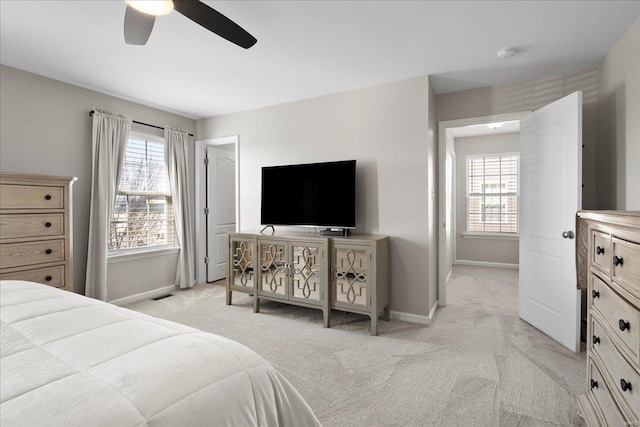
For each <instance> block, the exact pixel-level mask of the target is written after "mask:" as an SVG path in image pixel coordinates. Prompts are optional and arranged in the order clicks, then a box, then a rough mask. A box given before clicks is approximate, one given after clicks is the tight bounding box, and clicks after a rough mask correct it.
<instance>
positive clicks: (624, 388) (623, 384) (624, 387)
mask: <svg viewBox="0 0 640 427" xmlns="http://www.w3.org/2000/svg"><path fill="white" fill-rule="evenodd" d="M620 388H621V389H622V391H627V390H628V391H631V383H628V382H626V381H625V380H624V378H622V379H620Z"/></svg>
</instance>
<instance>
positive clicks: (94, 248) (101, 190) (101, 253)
mask: <svg viewBox="0 0 640 427" xmlns="http://www.w3.org/2000/svg"><path fill="white" fill-rule="evenodd" d="M130 132H131V119H130V118H129V117H126V116H122V115H120V114H114V113H109V112H107V111H100V110H97V109H94V113H93V132H92V139H93V149H92V153H93V168H92V173H91V206H90V213H89V248H88V254H87V276H86V283H85V295H86V296H88V297H91V298H96V299H99V300H102V301H107V248H108V242H109V224H110V222H111V214H112V212H113V206H114V204H115V200H116V191H117V189H118V184H119V182H120V175H121V173H122V162H123V161H124V154H125V151H126V149H127V141H128V140H129V133H130Z"/></svg>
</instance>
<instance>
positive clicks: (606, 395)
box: [587, 358, 627, 426]
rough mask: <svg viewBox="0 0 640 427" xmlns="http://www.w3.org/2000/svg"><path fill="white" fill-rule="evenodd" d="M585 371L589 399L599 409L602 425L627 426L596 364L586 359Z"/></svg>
mask: <svg viewBox="0 0 640 427" xmlns="http://www.w3.org/2000/svg"><path fill="white" fill-rule="evenodd" d="M587 364H588V367H587V371H588V379H587V381H588V384H587V387H589V392H588V394H589V397H590V400H591V401H592V402H595V404H596V406H597V409H599V411H597V412H599V415H600V416H602V417H603V418H604V420H603V421H604V423H603V425H605V426H624V425H627V422H626V420H625V419H624V417H623V416H622V414H621V412H620V410H619V409H618V406H617V405H616V403H615V402H614V401H613V398H612V397H611V392H610V391H609V389H608V388H607V384H606V382H605V381H604V379H603V377H602V374H601V373H600V370H599V369H598V367H597V366H596V364H595V363H594V362H593V360H591V358H589V359H587Z"/></svg>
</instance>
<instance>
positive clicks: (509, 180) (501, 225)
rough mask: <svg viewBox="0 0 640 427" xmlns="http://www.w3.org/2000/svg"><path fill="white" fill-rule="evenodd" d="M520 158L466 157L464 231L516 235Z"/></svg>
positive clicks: (503, 156)
mask: <svg viewBox="0 0 640 427" xmlns="http://www.w3.org/2000/svg"><path fill="white" fill-rule="evenodd" d="M518 163H519V156H518V155H514V154H498V155H491V156H485V157H476V156H473V157H471V156H470V157H467V231H468V232H487V233H517V232H518Z"/></svg>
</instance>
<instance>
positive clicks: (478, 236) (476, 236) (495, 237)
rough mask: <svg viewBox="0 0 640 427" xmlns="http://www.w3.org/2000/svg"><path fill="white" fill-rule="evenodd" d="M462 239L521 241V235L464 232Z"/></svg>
mask: <svg viewBox="0 0 640 427" xmlns="http://www.w3.org/2000/svg"><path fill="white" fill-rule="evenodd" d="M462 237H464V238H465V239H493V240H519V239H520V235H519V234H516V233H476V232H466V231H465V232H464V233H462Z"/></svg>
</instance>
